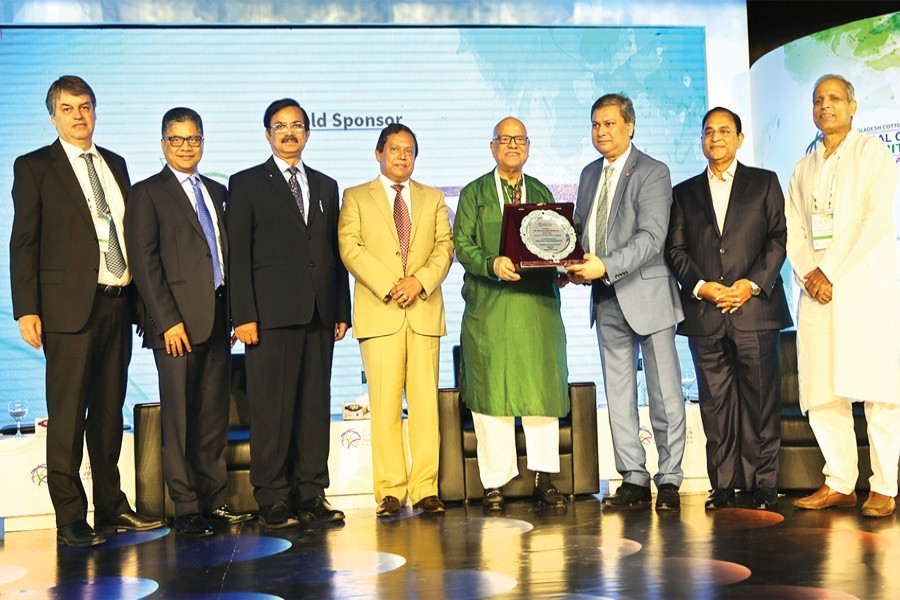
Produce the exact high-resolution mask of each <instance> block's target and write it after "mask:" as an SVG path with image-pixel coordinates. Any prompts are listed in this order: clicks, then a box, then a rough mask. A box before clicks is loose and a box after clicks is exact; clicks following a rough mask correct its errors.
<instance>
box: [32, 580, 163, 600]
mask: <svg viewBox="0 0 900 600" xmlns="http://www.w3.org/2000/svg"><path fill="white" fill-rule="evenodd" d="M158 588H159V584H158V583H156V582H155V581H153V580H152V579H142V578H140V577H95V578H93V579H73V580H61V581H60V582H59V583H58V584H57V585H56V586H55V587H52V588H50V589H49V590H47V593H48V596H49V597H51V598H62V599H70V598H71V599H72V600H76V599H77V600H109V599H110V598H132V599H134V600H137V599H138V598H146V597H147V596H149V595H150V594H152V593H153V592H155V591H156V590H157V589H158Z"/></svg>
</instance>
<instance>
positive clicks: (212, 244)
mask: <svg viewBox="0 0 900 600" xmlns="http://www.w3.org/2000/svg"><path fill="white" fill-rule="evenodd" d="M188 179H189V180H190V182H191V187H192V188H194V197H195V198H196V199H197V218H198V219H200V229H202V230H203V235H204V236H205V237H206V245H207V246H209V253H210V255H211V256H212V268H213V288H214V289H218V288H219V286H220V285H222V282H223V281H224V280H225V278H224V276H223V275H222V265H221V263H219V245H218V244H217V243H216V228H215V227H214V226H213V220H212V215H210V214H209V209H208V208H206V202H204V201H203V192H202V191H200V182H199V181H198V178H197V177H196V176H191V177H188Z"/></svg>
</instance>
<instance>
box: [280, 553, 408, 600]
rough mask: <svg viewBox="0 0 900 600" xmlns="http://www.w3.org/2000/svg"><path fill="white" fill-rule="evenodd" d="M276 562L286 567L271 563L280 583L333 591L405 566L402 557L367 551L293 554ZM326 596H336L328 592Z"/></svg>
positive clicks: (404, 559)
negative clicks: (312, 586) (320, 587)
mask: <svg viewBox="0 0 900 600" xmlns="http://www.w3.org/2000/svg"><path fill="white" fill-rule="evenodd" d="M277 560H278V561H279V563H277V565H281V564H283V565H284V568H276V565H272V564H271V563H270V564H269V567H270V568H273V569H274V570H275V571H277V572H279V573H281V575H279V581H280V582H283V583H285V584H292V585H308V584H329V585H330V586H331V587H334V586H338V585H341V584H348V585H352V584H354V583H355V582H357V581H358V580H361V579H370V578H372V577H374V576H376V575H381V574H382V573H387V572H389V571H393V570H394V569H399V568H400V567H402V566H403V565H405V564H406V558H404V557H402V556H400V555H399V554H392V553H390V552H374V551H367V550H358V551H336V552H310V553H309V554H295V553H291V554H290V555H289V556H280V557H278V559H277ZM297 565H302V568H297ZM323 595H326V596H334V595H335V594H334V593H331V592H329V593H328V594H323Z"/></svg>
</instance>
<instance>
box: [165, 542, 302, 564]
mask: <svg viewBox="0 0 900 600" xmlns="http://www.w3.org/2000/svg"><path fill="white" fill-rule="evenodd" d="M166 542H169V540H166ZM172 542H173V543H172V544H167V545H166V547H165V548H163V549H161V552H160V554H161V556H160V557H159V560H158V562H159V564H177V565H178V566H179V568H189V567H204V566H208V565H218V564H225V563H235V562H243V561H247V560H256V559H257V558H266V557H268V556H273V555H275V554H279V553H281V552H284V551H285V550H288V549H289V548H290V547H291V542H290V541H288V540H285V539H282V538H277V537H268V536H264V535H242V536H239V537H238V536H232V535H218V534H217V535H211V536H209V537H201V538H196V537H186V536H185V537H177V538H175V539H174V540H172Z"/></svg>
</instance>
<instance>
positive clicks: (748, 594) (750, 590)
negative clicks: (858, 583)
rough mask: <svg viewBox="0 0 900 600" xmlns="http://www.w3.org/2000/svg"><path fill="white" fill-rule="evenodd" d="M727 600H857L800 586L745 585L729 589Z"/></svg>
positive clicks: (842, 593)
mask: <svg viewBox="0 0 900 600" xmlns="http://www.w3.org/2000/svg"><path fill="white" fill-rule="evenodd" d="M728 598H729V600H758V599H759V598H765V599H766V600H859V598H857V597H856V596H852V595H850V594H845V593H844V592H838V591H836V590H826V589H824V588H817V587H807V586H802V585H745V586H740V587H734V588H730V589H729V590H728Z"/></svg>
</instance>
